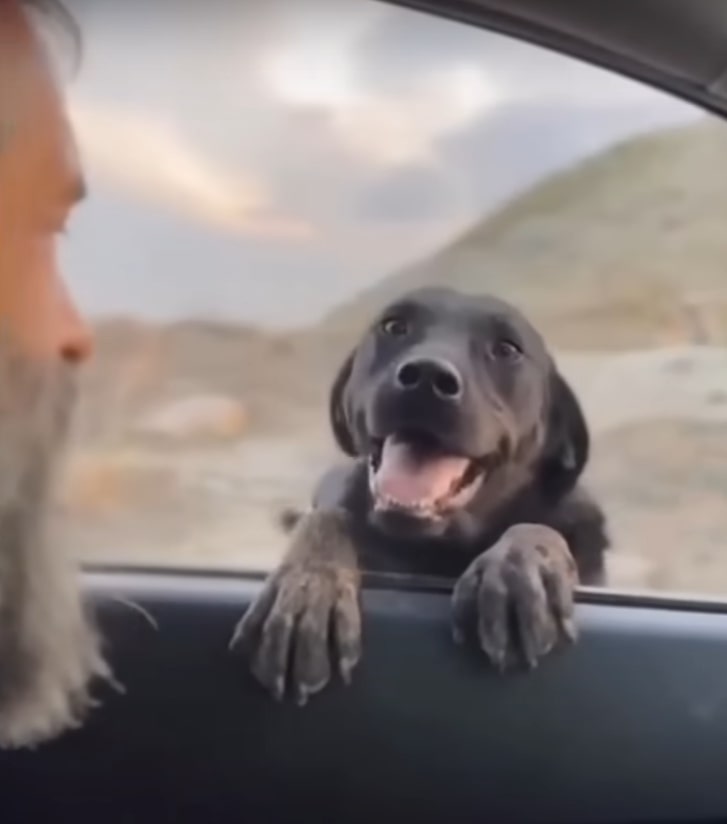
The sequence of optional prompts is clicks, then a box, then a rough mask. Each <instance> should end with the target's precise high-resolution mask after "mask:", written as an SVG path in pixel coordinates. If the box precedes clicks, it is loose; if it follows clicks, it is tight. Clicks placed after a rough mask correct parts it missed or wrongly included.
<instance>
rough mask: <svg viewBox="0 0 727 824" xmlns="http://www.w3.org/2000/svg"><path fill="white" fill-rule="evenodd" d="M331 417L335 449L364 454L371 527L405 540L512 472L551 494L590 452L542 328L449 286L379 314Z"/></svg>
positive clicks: (491, 491) (334, 393)
mask: <svg viewBox="0 0 727 824" xmlns="http://www.w3.org/2000/svg"><path fill="white" fill-rule="evenodd" d="M330 417H331V424H332V427H333V432H334V434H335V437H336V440H337V441H338V444H339V446H340V447H341V449H343V451H344V452H346V453H347V454H349V455H351V456H365V457H366V458H367V459H368V462H369V485H370V492H371V496H372V501H373V507H372V517H373V518H374V519H375V521H376V523H377V524H378V526H380V527H382V528H384V529H385V530H387V531H391V532H397V533H400V532H401V531H402V530H404V531H405V532H406V533H407V534H409V535H412V536H416V535H421V536H436V535H440V534H443V533H444V532H445V531H446V530H447V528H448V526H449V525H450V523H451V522H452V520H453V519H454V518H456V517H457V515H458V514H459V513H461V512H462V511H463V510H467V509H472V508H474V507H477V506H478V505H479V504H481V503H482V502H483V500H484V499H486V498H487V497H488V496H490V497H492V496H497V495H500V494H501V489H498V488H499V487H501V486H502V479H503V477H504V476H505V475H504V474H503V473H507V472H508V470H514V471H515V474H517V473H518V472H519V473H520V476H521V477H523V478H525V477H527V478H528V479H529V480H528V482H530V483H536V484H539V485H540V486H541V489H542V494H543V495H545V496H549V497H551V498H552V499H554V500H557V498H558V497H560V496H562V495H563V494H564V493H565V492H567V491H568V490H570V489H571V488H572V487H573V486H574V485H575V483H576V481H577V479H578V476H579V475H580V473H581V471H582V470H583V467H584V465H585V463H586V460H587V458H588V447H589V438H588V430H587V427H586V423H585V420H584V417H583V414H582V412H581V409H580V407H579V405H578V402H577V400H576V398H575V396H574V394H573V392H572V391H571V389H570V387H569V386H568V384H567V383H566V382H565V381H564V380H563V378H562V377H561V376H560V375H559V374H558V371H557V370H556V367H555V365H554V363H553V360H552V358H551V356H550V355H549V353H548V351H547V348H546V346H545V343H544V341H543V339H542V338H541V336H540V335H539V334H538V332H537V331H536V330H535V329H534V328H533V327H532V326H531V324H530V323H529V322H528V321H527V320H526V319H525V318H524V317H523V315H522V314H521V313H520V312H518V311H517V310H516V309H515V308H513V307H512V306H510V305H508V304H507V303H505V302H503V301H501V300H498V299H496V298H493V297H482V296H477V297H474V296H466V295H463V294H460V293H458V292H455V291H453V290H450V289H435V288H429V289H421V290H418V291H415V292H411V293H409V294H407V295H405V296H403V297H402V298H401V299H399V300H398V301H396V302H395V303H393V304H392V305H390V306H388V307H387V308H386V309H385V310H384V312H383V313H382V314H381V315H380V317H379V318H378V319H377V320H376V321H375V323H374V324H373V325H372V326H371V328H370V329H369V330H368V332H367V333H366V334H365V335H364V337H363V339H362V340H361V342H360V343H359V345H358V346H357V347H356V349H355V350H354V352H352V353H351V355H350V356H349V357H348V358H347V359H346V361H345V363H344V364H343V366H342V368H341V370H340V372H339V374H338V376H337V378H336V380H335V382H334V385H333V388H332V390H331V397H330ZM510 474H511V476H512V472H511V473H510Z"/></svg>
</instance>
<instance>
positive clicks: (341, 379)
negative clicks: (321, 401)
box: [328, 351, 358, 458]
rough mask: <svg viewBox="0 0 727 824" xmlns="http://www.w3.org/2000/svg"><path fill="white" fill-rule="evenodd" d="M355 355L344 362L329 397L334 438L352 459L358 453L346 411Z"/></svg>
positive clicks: (351, 355)
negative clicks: (349, 380) (347, 391)
mask: <svg viewBox="0 0 727 824" xmlns="http://www.w3.org/2000/svg"><path fill="white" fill-rule="evenodd" d="M355 354H356V352H355V351H353V352H351V354H350V355H349V356H348V357H347V358H346V360H345V361H344V362H343V364H342V366H341V368H340V369H339V370H338V374H337V375H336V379H335V380H334V381H333V386H331V392H330V394H329V396H328V417H329V420H330V422H331V429H332V430H333V437H334V438H335V439H336V443H337V444H338V446H339V447H340V448H341V450H342V451H343V452H345V453H346V455H349V456H350V457H352V458H355V457H356V455H357V454H358V451H357V450H356V444H355V442H354V438H353V432H352V431H351V423H350V420H349V414H348V411H347V409H346V406H347V404H346V388H347V386H348V379H349V378H350V377H351V369H352V368H353V359H354V356H355Z"/></svg>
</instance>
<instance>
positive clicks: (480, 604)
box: [453, 524, 578, 670]
mask: <svg viewBox="0 0 727 824" xmlns="http://www.w3.org/2000/svg"><path fill="white" fill-rule="evenodd" d="M577 583H578V573H577V570H576V565H575V562H574V560H573V557H572V555H571V553H570V551H569V549H568V545H567V543H566V542H565V540H564V538H563V537H562V536H561V535H560V534H559V533H558V532H556V531H555V530H553V529H551V528H550V527H546V526H540V525H537V524H517V525H516V526H513V527H511V528H510V529H508V530H507V532H505V534H504V535H503V536H502V538H501V539H500V540H499V541H498V542H497V543H496V544H495V545H494V546H492V547H491V548H490V549H488V550H487V551H485V552H484V553H482V555H480V556H479V557H477V558H476V559H475V560H474V561H473V562H472V564H471V565H470V566H469V568H468V569H467V570H466V571H465V573H464V574H463V575H462V577H461V578H460V580H459V581H458V582H457V585H456V586H455V589H454V594H453V623H454V637H455V640H457V641H458V642H459V641H462V640H463V639H464V638H465V637H467V636H474V637H476V639H477V642H478V644H479V646H480V648H481V649H482V651H483V652H484V653H485V655H487V657H488V658H489V659H490V661H491V662H492V663H493V664H494V665H495V666H496V667H497V668H498V669H500V670H504V669H505V668H507V667H508V666H510V665H511V664H512V663H514V662H516V661H518V660H524V662H525V663H526V664H527V665H528V666H529V667H531V668H532V667H535V666H536V665H537V663H538V660H539V659H540V658H541V657H542V656H544V655H546V654H547V653H548V652H550V650H551V649H552V648H553V647H554V646H555V645H556V644H557V643H558V641H560V640H566V641H569V642H572V641H575V638H576V627H575V624H574V621H573V592H574V589H575V586H576V584H577Z"/></svg>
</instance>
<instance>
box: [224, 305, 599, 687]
mask: <svg viewBox="0 0 727 824" xmlns="http://www.w3.org/2000/svg"><path fill="white" fill-rule="evenodd" d="M330 416H331V423H332V427H333V431H334V434H335V436H336V439H337V441H338V443H339V445H340V447H341V448H342V449H343V451H344V452H346V453H347V454H348V455H350V456H352V457H355V458H356V459H357V460H356V461H354V462H353V463H352V464H348V465H347V466H344V467H337V468H335V469H333V470H331V471H330V472H329V473H328V474H327V475H326V476H325V477H324V478H323V480H322V481H321V483H320V484H319V487H318V489H317V490H316V494H315V496H314V505H313V510H312V512H310V513H308V514H306V515H303V516H302V517H301V519H300V521H299V523H297V525H295V527H294V531H293V545H292V547H291V550H290V552H289V553H288V556H287V557H286V559H285V561H284V563H283V564H282V566H281V568H280V569H279V570H278V571H277V572H276V573H275V574H273V575H272V576H271V577H270V579H269V580H268V582H267V584H266V586H265V588H264V590H263V592H262V594H261V595H260V597H259V599H258V600H257V601H256V602H255V604H253V606H252V607H251V608H250V610H249V611H248V613H247V614H246V615H245V617H244V618H243V620H242V621H241V622H240V624H239V625H238V628H237V631H236V633H235V637H234V638H233V641H232V646H233V648H236V649H241V650H243V651H244V652H246V653H247V654H248V655H249V656H250V658H251V663H252V669H253V672H254V673H255V674H256V676H257V678H258V679H259V680H260V681H261V682H262V683H263V684H264V685H265V686H266V687H268V688H269V689H270V690H271V691H272V692H273V693H274V694H275V695H277V696H278V697H280V696H282V694H283V692H284V690H285V683H286V677H288V676H289V677H290V679H291V680H292V683H293V687H294V689H295V691H296V694H297V697H298V699H299V700H300V701H301V702H303V701H305V700H306V698H307V696H308V695H309V694H311V693H313V692H316V691H317V690H319V689H321V688H322V687H323V686H325V684H326V683H327V682H328V681H329V679H330V674H331V666H330V658H331V656H333V658H334V662H335V664H337V666H338V669H339V671H340V672H341V674H342V675H343V676H344V678H345V679H348V678H349V677H350V673H351V670H352V669H353V667H354V666H355V665H356V663H357V662H358V660H359V658H360V651H361V645H360V642H361V617H360V608H359V595H360V593H359V587H360V577H359V570H360V569H364V570H367V571H370V570H376V571H378V570H384V571H396V572H412V573H421V574H429V575H432V574H434V575H439V576H446V577H450V578H458V579H459V580H458V582H457V584H456V586H455V589H454V595H453V621H454V631H455V638H457V639H462V638H464V637H465V636H467V635H472V636H473V637H474V638H476V639H477V641H478V643H479V646H480V647H481V649H482V650H483V651H484V653H485V654H486V655H487V657H488V658H489V659H490V660H491V661H492V662H493V663H494V664H496V665H497V666H498V667H500V668H503V667H505V666H507V665H508V664H509V663H510V662H511V661H512V660H513V659H514V658H516V657H522V658H524V660H525V662H526V663H527V664H529V665H530V666H535V664H536V663H537V660H538V658H539V657H540V656H542V655H544V654H546V653H547V652H548V651H549V650H550V649H551V648H552V647H553V646H554V645H555V643H556V642H557V641H558V640H559V639H560V638H565V639H570V640H573V639H574V638H575V627H574V625H573V590H574V587H575V585H576V583H577V582H578V580H580V581H581V582H583V583H587V584H600V583H603V577H604V564H603V560H604V559H603V555H604V550H605V549H606V548H607V546H608V539H607V536H606V531H605V524H604V518H603V515H602V513H601V511H600V509H599V508H598V507H597V506H596V505H595V504H594V503H593V502H592V501H591V500H590V499H589V498H588V497H587V496H586V494H585V493H584V492H583V491H582V490H580V489H577V488H576V483H577V481H578V478H579V476H580V474H581V472H582V471H583V468H584V466H585V464H586V461H587V459H588V448H589V436H588V429H587V426H586V422H585V420H584V417H583V414H582V412H581V409H580V406H579V404H578V401H577V400H576V398H575V396H574V394H573V392H572V391H571V389H570V387H569V386H568V384H567V383H566V382H565V381H564V380H563V378H562V377H561V376H560V375H559V373H558V371H557V369H556V367H555V364H554V362H553V360H552V358H551V356H550V355H549V354H548V351H547V349H546V346H545V343H544V342H543V340H542V338H541V337H540V335H539V334H538V333H537V332H536V330H535V329H534V328H533V327H532V326H531V325H530V323H528V321H527V320H526V319H525V318H524V317H523V316H522V315H521V314H520V313H519V312H518V311H517V310H516V309H514V308H513V307H512V306H509V305H508V304H506V303H504V302H503V301H500V300H497V299H495V298H492V297H470V296H465V295H462V294H459V293H457V292H454V291H452V290H449V289H422V290H420V291H417V292H413V293H410V294H408V295H406V296H404V297H403V298H402V299H401V300H399V301H397V302H396V303H395V304H393V305H392V306H389V307H388V308H387V309H386V310H385V311H384V313H383V314H382V316H381V317H380V318H379V319H378V320H377V321H376V323H375V324H374V325H373V326H372V327H371V329H370V330H369V331H368V333H367V334H366V335H365V336H364V338H363V340H362V341H361V343H360V344H359V346H358V347H357V348H356V350H355V351H354V352H353V353H352V354H351V355H350V356H349V357H348V358H347V360H346V361H345V363H344V364H343V367H342V368H341V371H340V373H339V375H338V377H337V378H336V381H335V383H334V385H333V388H332V391H331V397H330ZM571 553H572V554H571Z"/></svg>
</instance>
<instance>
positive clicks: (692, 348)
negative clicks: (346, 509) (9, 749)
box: [61, 0, 727, 594]
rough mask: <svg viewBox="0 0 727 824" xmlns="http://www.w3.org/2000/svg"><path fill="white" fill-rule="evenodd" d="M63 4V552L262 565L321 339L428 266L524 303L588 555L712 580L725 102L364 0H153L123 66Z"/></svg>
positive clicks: (302, 437)
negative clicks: (601, 551)
mask: <svg viewBox="0 0 727 824" xmlns="http://www.w3.org/2000/svg"><path fill="white" fill-rule="evenodd" d="M157 5H158V6H161V5H162V4H157ZM71 6H72V7H74V3H71ZM75 6H76V8H74V11H75V13H76V14H77V16H78V18H79V20H80V21H81V23H82V25H83V28H84V33H85V36H86V37H87V41H88V45H87V49H86V55H85V62H84V66H83V68H82V72H81V74H80V76H79V78H77V80H76V81H75V82H74V84H73V86H72V87H71V104H72V105H71V115H72V118H73V121H74V125H75V127H76V130H77V132H78V134H79V143H80V147H81V151H82V155H83V157H84V160H85V162H86V166H87V169H88V174H89V178H90V181H91V187H92V197H91V198H90V200H89V203H88V205H86V206H84V207H83V208H82V210H81V212H79V215H78V217H77V218H76V219H75V220H74V222H73V226H72V232H71V235H70V238H69V241H68V244H67V247H66V248H65V249H64V258H65V259H64V263H65V268H66V271H67V273H68V278H69V281H70V283H71V285H72V287H73V288H74V290H75V292H76V294H77V295H78V297H79V299H80V301H81V303H82V305H83V306H84V308H86V309H87V311H88V312H89V314H90V315H91V317H92V319H93V322H94V325H95V328H96V335H97V352H96V358H95V360H94V362H93V363H92V364H91V365H90V366H89V368H88V369H87V370H86V372H85V374H84V376H83V393H82V404H81V409H80V410H79V412H80V414H79V417H78V422H77V424H78V425H77V429H76V433H75V436H74V442H73V444H72V449H71V451H70V455H69V460H68V468H67V474H66V477H65V479H64V483H63V485H62V490H61V492H62V495H61V512H62V515H63V518H64V521H65V527H66V535H67V538H68V541H69V543H70V545H71V547H72V548H73V551H74V552H76V553H77V554H78V555H79V557H81V558H83V559H88V560H93V561H101V562H106V561H113V562H124V563H133V564H154V565H158V564H162V565H171V566H195V567H222V568H229V569H250V568H255V569H268V568H270V567H271V566H272V565H273V564H274V563H275V561H276V560H277V558H278V557H279V556H280V553H281V552H282V551H283V549H284V546H285V542H284V536H283V535H282V534H281V533H280V532H279V530H278V528H277V526H276V524H275V513H276V511H277V510H278V509H279V508H280V507H281V506H282V505H286V504H291V503H303V502H305V501H306V500H307V498H308V496H309V494H310V492H311V489H312V485H313V483H314V481H315V478H316V477H317V476H318V475H319V474H320V472H321V471H322V470H323V469H324V468H325V466H326V465H327V463H328V462H330V460H332V459H335V458H336V457H337V456H336V452H335V449H334V447H333V443H332V439H331V436H330V434H329V432H328V429H327V418H326V397H327V390H328V386H329V384H330V382H331V380H332V378H333V376H334V374H335V371H336V369H337V367H338V365H339V363H340V362H341V361H342V359H343V357H344V356H345V354H346V353H347V351H348V349H349V348H350V347H351V346H352V345H353V343H354V342H355V340H356V339H357V337H358V335H359V334H360V332H361V331H362V330H363V329H364V328H365V326H366V325H367V324H368V322H369V321H370V319H371V318H372V316H373V315H374V314H375V313H376V312H377V311H378V309H379V308H380V307H381V306H382V305H383V304H384V303H386V302H387V301H388V300H390V299H391V298H392V297H393V296H395V295H397V294H399V293H400V292H402V291H405V290H407V289H409V288H411V287H414V286H419V285H422V284H431V283H448V284H451V285H454V286H455V287H458V288H460V289H462V290H463V291H466V292H472V293H477V292H492V293H495V294H497V295H500V296H502V297H505V298H507V299H508V300H510V301H512V302H514V303H515V304H517V305H518V306H519V307H520V308H521V309H523V310H524V311H525V312H526V314H528V316H529V317H530V318H531V320H533V322H534V323H535V324H536V326H538V327H539V328H540V330H541V331H542V332H543V333H544V335H545V337H546V339H547V340H548V342H549V343H550V345H551V347H552V348H553V350H554V351H555V353H556V357H557V360H558V363H559V365H560V367H561V369H562V371H563V372H564V374H565V375H566V376H567V377H568V378H569V379H570V380H571V381H572V383H573V385H574V387H575V388H576V391H577V392H578V394H579V396H580V398H581V400H582V402H583V405H584V407H585V410H586V413H587V416H588V419H589V422H590V425H591V428H592V432H593V439H594V448H593V455H592V459H591V463H590V465H589V467H588V472H587V478H586V481H587V483H588V485H589V486H590V487H591V489H592V490H593V491H594V492H595V494H596V495H597V496H598V497H599V499H600V500H601V502H602V503H603V505H604V506H605V508H606V510H607V512H608V514H609V517H610V521H611V525H612V526H611V532H612V536H613V541H614V549H613V552H612V558H611V560H612V563H611V580H612V583H613V584H614V585H617V586H627V587H639V588H649V589H662V590H663V589H677V590H688V591H695V592H704V593H712V594H715V593H716V594H720V593H727V545H726V544H725V540H724V536H725V534H726V528H727V506H725V503H726V500H725V499H726V498H727V278H725V268H726V267H727V233H725V231H724V228H723V227H724V225H725V221H727V181H726V180H725V178H724V176H723V175H720V174H719V169H720V168H722V167H723V166H724V161H725V159H726V158H727V126H725V124H723V123H720V122H717V121H715V120H713V119H712V118H708V117H706V116H704V115H702V114H701V113H700V112H697V111H695V110H694V109H692V108H691V107H689V106H687V105H686V104H684V103H682V102H679V101H675V100H672V99H670V98H666V97H665V96H663V95H660V94H658V93H656V92H654V91H652V90H650V89H644V88H643V87H640V86H637V85H636V84H633V83H631V82H629V81H626V80H624V79H622V78H616V77H613V76H611V75H609V74H607V73H605V72H602V71H600V70H597V69H594V68H591V67H587V66H583V65H581V64H577V63H575V62H574V61H571V60H568V59H566V58H564V57H560V56H557V55H552V54H550V53H547V52H544V51H542V50H539V49H536V48H535V47H533V46H530V45H525V44H520V43H516V42H513V41H509V40H507V39H506V38H503V37H500V36H496V35H492V34H489V33H486V32H482V31H475V30H470V29H468V28H465V27H463V26H459V25H456V24H453V23H447V22H445V21H441V20H436V19H433V18H428V17H426V16H424V15H420V14H415V13H413V12H410V11H406V10H399V9H393V8H390V7H388V6H385V5H384V4H379V3H374V2H370V1H369V0H361V2H355V0H346V2H341V3H338V4H332V3H331V2H326V1H325V0H317V2H315V3H310V4H309V5H307V6H306V12H307V13H306V14H305V15H303V14H302V13H301V7H300V6H298V5H295V4H293V3H292V2H285V0H275V2H272V3H271V4H268V5H266V6H265V11H264V12H263V11H261V10H260V9H262V7H260V9H258V12H259V13H254V12H252V11H249V10H248V11H247V12H246V11H245V10H243V9H240V10H238V11H235V12H233V11H232V6H231V5H228V4H225V3H223V2H219V3H218V4H217V5H215V4H214V3H212V4H211V5H210V6H209V9H215V8H217V9H218V11H219V15H218V16H215V15H214V14H212V13H210V11H209V9H207V16H206V17H204V19H202V18H200V17H199V16H197V17H195V14H197V15H199V14H200V12H199V11H198V12H195V11H194V6H193V5H189V7H188V12H189V14H188V16H187V17H185V16H184V15H182V16H178V15H177V16H174V18H173V19H174V21H175V22H174V23H173V22H172V17H169V18H168V19H167V18H164V17H163V12H161V11H155V12H154V14H155V15H157V14H158V15H160V18H159V19H158V20H156V19H155V18H154V17H152V18H151V20H146V23H145V25H146V28H145V31H144V32H142V37H141V40H138V41H136V42H135V46H134V48H135V52H134V53H135V61H134V65H133V67H132V68H131V69H129V68H127V65H128V64H127V63H123V65H122V64H121V62H120V61H121V57H122V55H123V54H124V52H125V49H128V48H129V44H130V42H131V40H130V39H129V38H130V37H131V33H132V32H133V31H134V27H135V26H137V27H138V20H137V19H135V17H134V14H133V13H132V12H131V11H130V10H129V8H128V7H126V8H127V11H126V12H124V11H121V10H120V9H119V8H118V7H117V9H116V11H115V12H114V11H112V10H111V9H110V8H108V7H110V6H111V4H105V6H104V11H103V13H102V11H101V6H100V5H98V4H97V5H96V6H93V5H92V4H90V3H85V4H84V2H83V0H76V3H75ZM197 9H199V7H198V6H197ZM233 15H238V17H237V18H233ZM231 19H232V20H233V22H232V23H231V22H230V21H231ZM169 27H171V28H169ZM175 27H176V28H175ZM222 31H224V33H225V36H224V37H223V38H222V40H219V39H218V40H214V37H218V38H219V36H220V33H221V32H222ZM160 33H164V36H162V35H161V34H160ZM172 35H173V36H172ZM125 38H126V39H125ZM213 42H214V43H215V44H216V45H215V47H214V59H212V57H211V54H212V52H211V51H210V49H211V48H212V46H211V45H210V44H211V43H213ZM233 65H234V66H236V67H237V74H236V75H235V77H236V78H237V81H238V82H237V83H236V84H235V85H234V88H231V87H230V84H229V83H222V82H221V81H222V78H229V76H230V72H231V70H232V66H233ZM215 73H217V74H215ZM302 78H307V82H304V80H303V79H302ZM210 89H212V90H213V93H210Z"/></svg>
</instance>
